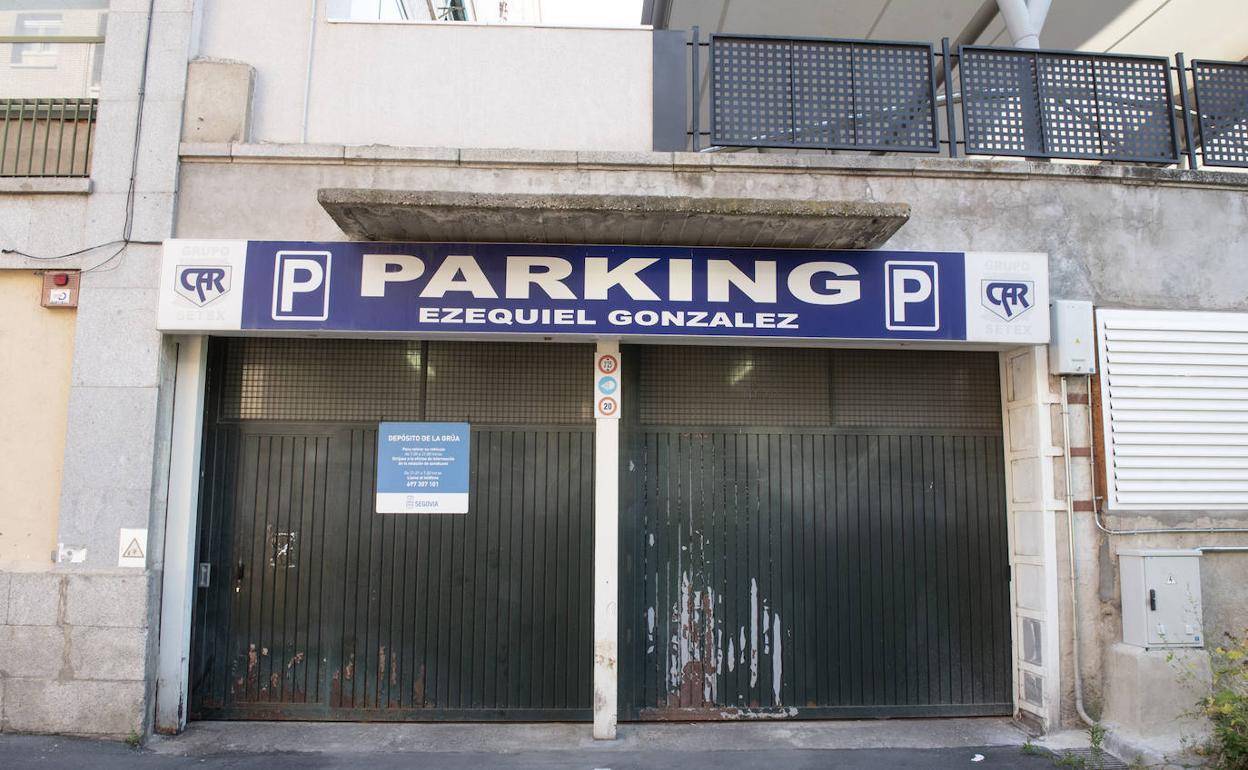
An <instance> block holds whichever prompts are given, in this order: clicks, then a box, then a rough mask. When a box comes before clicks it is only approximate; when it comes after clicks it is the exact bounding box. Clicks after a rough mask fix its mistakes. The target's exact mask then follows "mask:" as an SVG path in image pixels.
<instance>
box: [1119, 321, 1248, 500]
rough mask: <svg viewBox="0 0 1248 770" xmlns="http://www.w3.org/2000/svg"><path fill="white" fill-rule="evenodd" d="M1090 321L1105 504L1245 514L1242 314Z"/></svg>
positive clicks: (1247, 455) (1246, 362)
mask: <svg viewBox="0 0 1248 770" xmlns="http://www.w3.org/2000/svg"><path fill="white" fill-rule="evenodd" d="M1096 319H1097V338H1098V344H1099V349H1100V361H1101V397H1102V405H1103V410H1104V425H1105V426H1106V435H1105V451H1106V455H1107V456H1106V460H1107V465H1108V469H1107V473H1108V481H1109V487H1108V488H1109V506H1110V507H1111V508H1136V509H1202V508H1204V509H1210V508H1216V509H1223V508H1248V314H1239V313H1182V312H1160V311H1142V310H1098V311H1097V314H1096Z"/></svg>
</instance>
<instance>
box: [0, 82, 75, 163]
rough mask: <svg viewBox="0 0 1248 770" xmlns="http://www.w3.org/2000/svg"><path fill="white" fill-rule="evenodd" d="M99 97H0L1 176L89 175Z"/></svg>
mask: <svg viewBox="0 0 1248 770" xmlns="http://www.w3.org/2000/svg"><path fill="white" fill-rule="evenodd" d="M98 105H99V101H98V100H97V99H0V177H4V176H35V177H82V176H90V175H91V145H92V142H93V140H94V138H95V117H96V113H97V112H98Z"/></svg>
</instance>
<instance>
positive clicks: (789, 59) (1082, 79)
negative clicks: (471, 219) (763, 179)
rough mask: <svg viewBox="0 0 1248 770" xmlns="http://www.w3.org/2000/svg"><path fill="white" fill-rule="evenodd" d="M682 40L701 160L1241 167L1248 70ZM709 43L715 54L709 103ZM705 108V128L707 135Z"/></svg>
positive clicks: (826, 42)
mask: <svg viewBox="0 0 1248 770" xmlns="http://www.w3.org/2000/svg"><path fill="white" fill-rule="evenodd" d="M687 45H688V46H689V49H690V52H691V56H690V65H691V71H692V104H691V111H690V130H689V131H688V132H687V133H688V135H689V139H690V142H689V143H690V148H691V149H692V150H694V151H695V152H697V151H701V150H703V141H704V140H709V143H710V145H711V146H710V147H707V148H706V149H724V148H764V147H774V148H789V149H822V150H869V151H873V152H924V153H933V152H939V151H940V150H941V148H942V146H943V147H944V149H945V150H946V152H947V153H948V155H949V156H950V157H957V156H958V154H959V149H961V151H963V152H965V153H966V154H967V155H991V156H1019V157H1026V158H1035V159H1077V160H1092V161H1108V162H1125V163H1146V164H1157V165H1179V164H1181V163H1182V162H1183V161H1184V160H1186V162H1187V167H1188V168H1193V169H1194V168H1198V167H1199V165H1200V162H1198V158H1197V152H1198V150H1199V154H1200V159H1199V161H1203V165H1206V166H1237V167H1243V168H1248V64H1245V63H1238V62H1213V61H1205V60H1196V61H1193V62H1192V64H1191V66H1190V67H1189V66H1188V65H1187V64H1186V62H1185V59H1184V57H1183V54H1176V56H1175V57H1174V60H1173V62H1172V61H1171V59H1169V58H1167V57H1160V56H1130V55H1118V54H1097V53H1087V52H1080V51H1052V50H1027V49H1017V48H995V47H990V46H962V47H961V48H959V49H958V50H957V51H956V52H955V51H953V50H951V46H950V44H949V41H948V39H945V40H944V41H942V45H941V48H940V50H939V51H936V50H934V49H933V46H931V45H929V44H927V43H897V42H879V41H863V40H833V39H822V38H820V39H816V38H796V37H769V36H758V35H712V36H711V39H710V41H709V42H703V41H702V40H700V39H699V34H698V29H697V28H696V27H695V28H694V29H693V35H692V40H690V41H688V43H687ZM703 48H709V55H710V74H709V89H708V91H709V102H710V103H709V105H705V107H704V105H703V104H702V93H701V90H700V86H701V82H700V77H701V76H700V68H701V58H702V49H703ZM955 70H956V71H957V76H956V78H957V79H956V81H955V75H954V71H955ZM955 82H956V87H957V88H958V89H960V90H959V91H958V92H956V93H955V92H954V88H955ZM1176 83H1177V88H1176ZM1189 84H1190V85H1189ZM942 86H943V93H938V92H939V91H940V90H941V89H942ZM956 103H960V104H961V109H960V110H957V109H955V104H956ZM942 104H943V106H944V113H945V115H944V120H943V121H942V120H939V119H938V108H939V106H940V105H942ZM704 109H705V111H706V113H707V117H708V118H709V122H710V130H709V131H703V130H702V129H701V125H702V120H703V111H704ZM942 124H943V126H942ZM960 132H961V133H962V134H963V136H964V137H965V138H964V139H963V140H961V141H960V140H959V138H958V135H959V133H960Z"/></svg>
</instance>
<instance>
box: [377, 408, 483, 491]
mask: <svg viewBox="0 0 1248 770" xmlns="http://www.w3.org/2000/svg"><path fill="white" fill-rule="evenodd" d="M470 439H471V431H470V429H469V426H468V423H466V422H383V423H381V424H380V425H378V427H377V513H467V512H468V464H469V460H468V458H469V454H468V447H469V441H470Z"/></svg>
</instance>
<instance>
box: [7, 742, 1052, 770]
mask: <svg viewBox="0 0 1248 770" xmlns="http://www.w3.org/2000/svg"><path fill="white" fill-rule="evenodd" d="M1054 767H1056V765H1055V763H1054V758H1053V757H1052V756H1030V755H1025V754H1023V753H1022V751H1020V749H1019V748H1018V747H1017V746H988V747H982V748H956V749H838V750H808V749H781V750H776V749H770V750H767V751H712V752H681V751H626V750H625V751H621V750H564V751H534V752H521V753H514V754H501V753H482V752H425V753H419V754H415V753H387V754H381V753H369V752H351V753H308V752H297V753H281V754H278V753H220V754H204V755H196V756H173V755H167V754H155V753H152V752H149V751H145V750H143V749H131V748H129V747H127V746H125V745H123V744H118V743H109V742H102V741H91V740H81V739H74V738H61V737H47V736H22V735H0V768H4V770H26V768H40V769H41V770H42V769H44V768H91V769H92V770H163V768H187V769H188V770H189V768H206V769H210V770H216V769H218V768H221V769H225V768H229V769H230V770H252V769H253V768H254V769H255V770H321V769H322V768H352V769H358V770H389V769H390V768H395V769H396V770H397V768H403V769H404V770H425V769H426V768H428V769H429V770H434V769H435V768H436V770H489V769H492V768H503V769H504V770H642V769H643V768H681V769H682V770H702V769H703V768H705V769H706V770H747V769H748V770H754V769H755V768H766V769H767V770H789V769H790V768H792V769H793V770H813V769H814V768H844V769H845V770H857V769H858V768H898V769H899V770H908V769H910V768H914V770H945V769H946V768H960V769H961V770H983V769H985V768H1034V769H1036V770H1039V769H1041V768H1048V769H1049V770H1052V768H1054Z"/></svg>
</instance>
